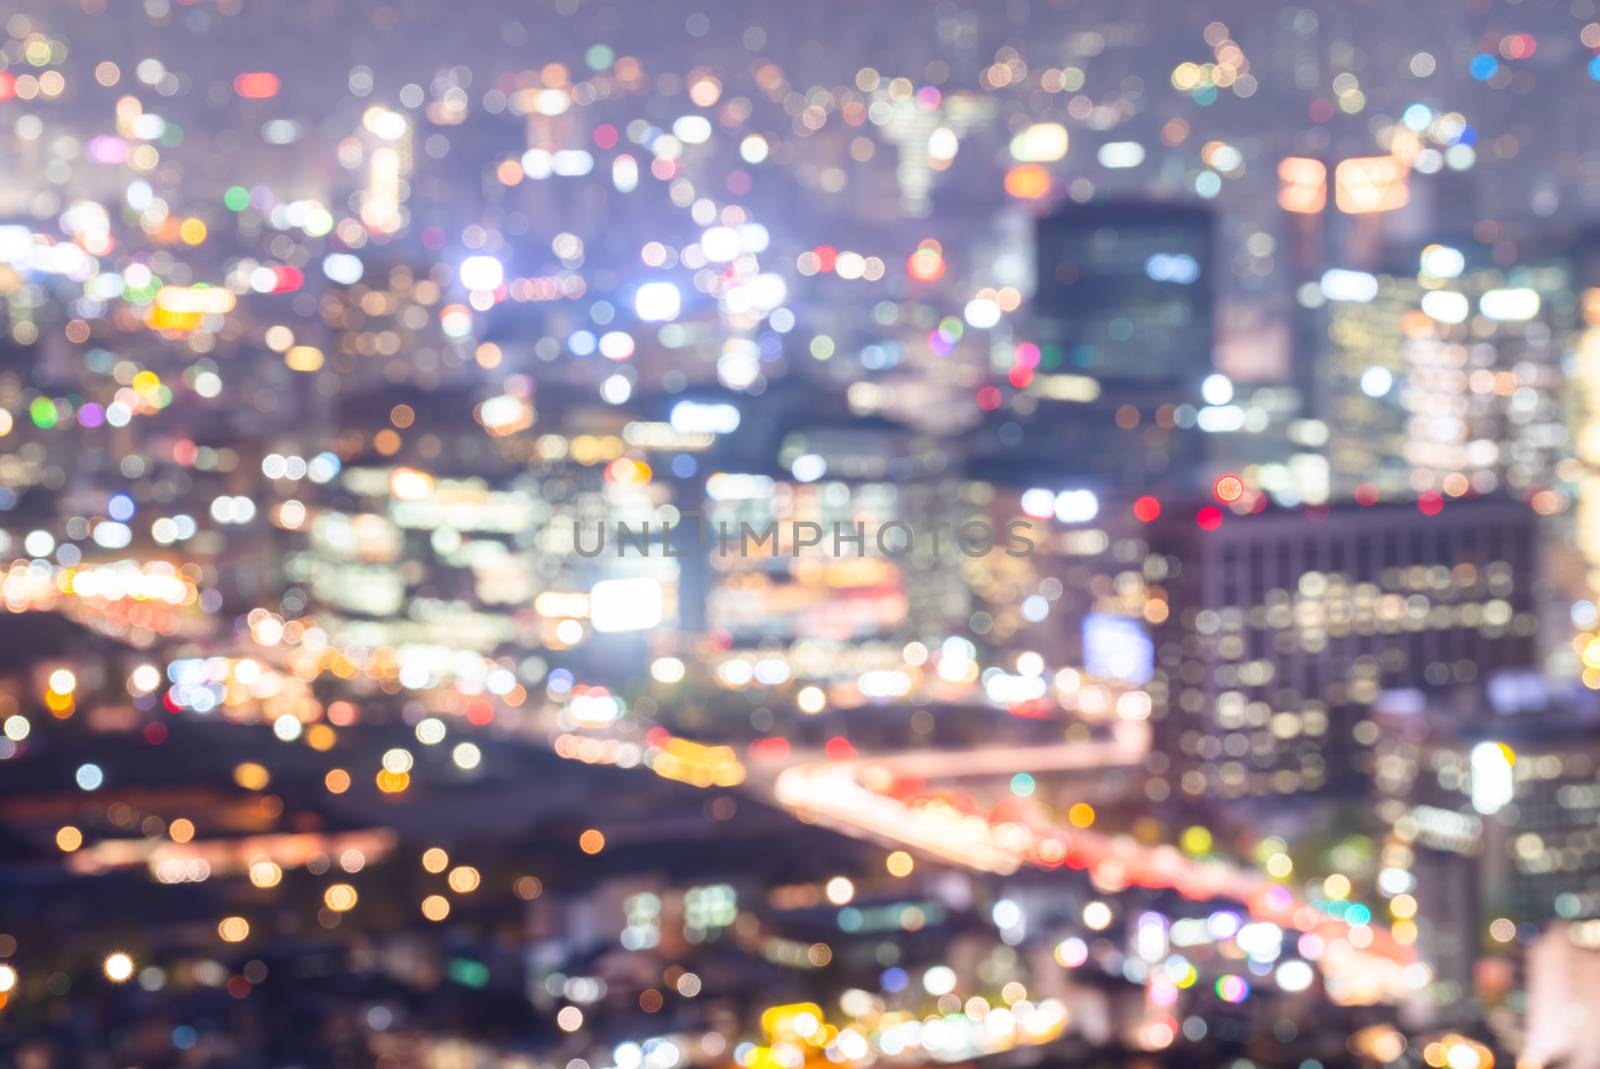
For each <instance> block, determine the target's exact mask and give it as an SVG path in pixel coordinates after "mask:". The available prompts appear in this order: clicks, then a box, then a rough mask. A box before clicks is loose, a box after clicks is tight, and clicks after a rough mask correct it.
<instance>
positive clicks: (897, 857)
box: [883, 850, 917, 878]
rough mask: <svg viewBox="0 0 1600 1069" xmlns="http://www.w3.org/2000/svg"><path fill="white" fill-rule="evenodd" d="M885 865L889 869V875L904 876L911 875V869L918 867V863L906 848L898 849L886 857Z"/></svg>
mask: <svg viewBox="0 0 1600 1069" xmlns="http://www.w3.org/2000/svg"><path fill="white" fill-rule="evenodd" d="M883 867H884V868H886V869H888V870H889V875H891V876H899V877H901V878H904V877H906V876H909V875H911V870H912V869H914V868H916V867H917V863H916V862H915V861H913V860H912V859H911V855H910V854H908V853H906V852H905V851H904V850H896V851H895V852H894V853H892V854H890V855H889V856H888V857H886V858H884V860H883Z"/></svg>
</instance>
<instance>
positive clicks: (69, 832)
mask: <svg viewBox="0 0 1600 1069" xmlns="http://www.w3.org/2000/svg"><path fill="white" fill-rule="evenodd" d="M56 845H57V846H58V847H60V848H61V852H62V853H64V854H70V853H72V852H73V851H74V850H76V849H77V848H78V847H80V846H82V845H83V832H81V831H79V830H78V829H77V828H74V827H73V826H72V825H71V824H68V825H65V826H64V827H62V828H61V829H60V830H59V831H57V832H56Z"/></svg>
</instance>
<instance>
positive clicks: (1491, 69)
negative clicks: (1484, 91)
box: [1467, 52, 1500, 82]
mask: <svg viewBox="0 0 1600 1069" xmlns="http://www.w3.org/2000/svg"><path fill="white" fill-rule="evenodd" d="M1499 70H1500V61H1499V60H1497V59H1495V58H1494V57H1493V56H1491V55H1489V53H1487V52H1480V53H1478V54H1477V55H1476V56H1473V57H1472V63H1471V64H1470V65H1468V67H1467V72H1468V73H1469V74H1471V75H1472V76H1473V77H1474V78H1476V79H1478V81H1480V82H1487V81H1488V80H1489V79H1490V78H1493V77H1494V76H1495V74H1496V72H1498V71H1499Z"/></svg>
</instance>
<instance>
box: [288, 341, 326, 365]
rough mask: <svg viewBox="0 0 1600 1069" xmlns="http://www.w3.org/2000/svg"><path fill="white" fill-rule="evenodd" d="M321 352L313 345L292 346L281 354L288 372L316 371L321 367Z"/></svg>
mask: <svg viewBox="0 0 1600 1069" xmlns="http://www.w3.org/2000/svg"><path fill="white" fill-rule="evenodd" d="M322 359H323V358H322V350H321V349H318V348H317V347H316V346H315V345H293V346H290V347H289V351H288V352H286V353H284V354H283V362H284V363H285V364H287V365H288V366H289V370H290V371H316V370H317V369H318V368H320V367H322Z"/></svg>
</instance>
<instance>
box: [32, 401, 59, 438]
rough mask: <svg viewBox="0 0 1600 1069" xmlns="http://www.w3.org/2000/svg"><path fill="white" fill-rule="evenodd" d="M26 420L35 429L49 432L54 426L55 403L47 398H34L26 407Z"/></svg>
mask: <svg viewBox="0 0 1600 1069" xmlns="http://www.w3.org/2000/svg"><path fill="white" fill-rule="evenodd" d="M28 418H29V419H31V420H33V425H34V426H35V427H40V428H42V429H44V430H49V429H50V428H51V427H54V426H55V425H56V403H55V402H54V401H52V400H50V398H48V397H35V398H34V399H33V403H32V404H31V405H29V406H28Z"/></svg>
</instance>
